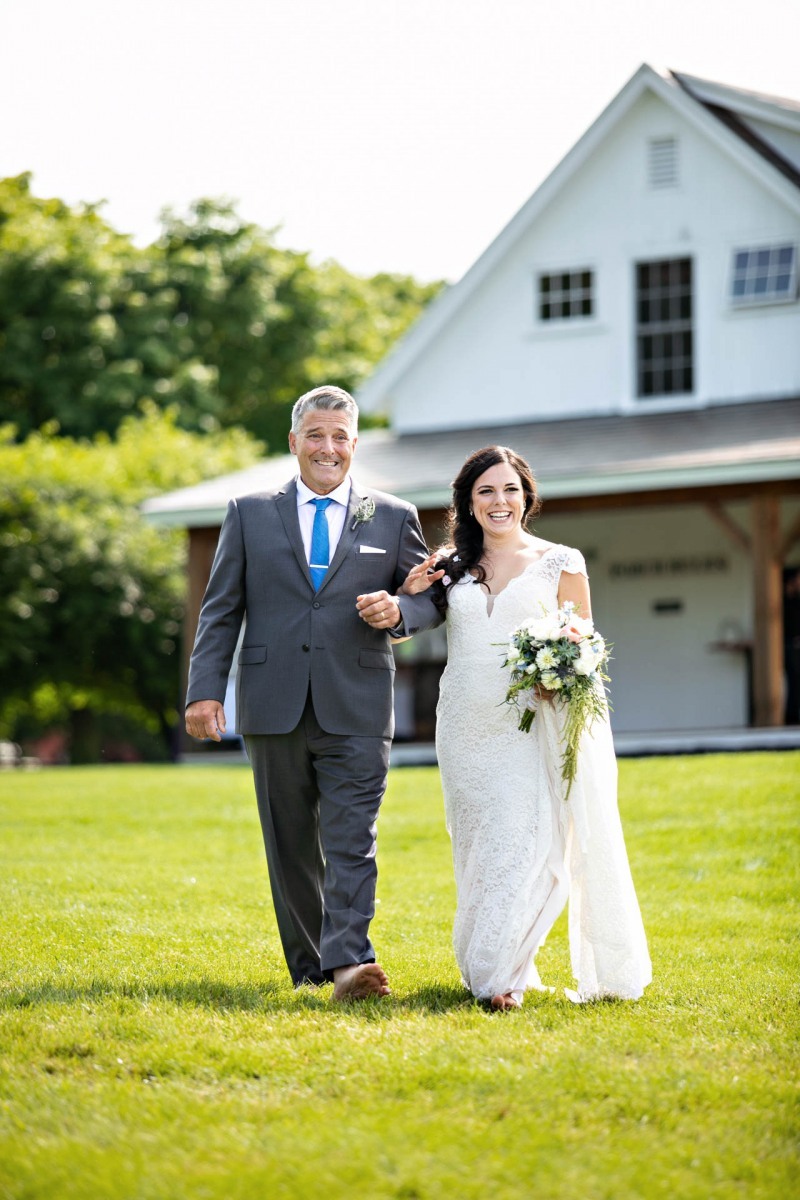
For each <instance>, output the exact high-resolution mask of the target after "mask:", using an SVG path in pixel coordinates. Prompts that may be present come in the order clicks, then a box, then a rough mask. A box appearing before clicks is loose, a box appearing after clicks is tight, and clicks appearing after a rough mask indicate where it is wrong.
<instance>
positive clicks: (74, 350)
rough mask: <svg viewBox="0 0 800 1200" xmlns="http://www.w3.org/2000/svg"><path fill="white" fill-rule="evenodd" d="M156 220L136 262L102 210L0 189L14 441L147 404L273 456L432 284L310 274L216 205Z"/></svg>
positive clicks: (8, 401)
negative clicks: (327, 386) (293, 423)
mask: <svg viewBox="0 0 800 1200" xmlns="http://www.w3.org/2000/svg"><path fill="white" fill-rule="evenodd" d="M162 222H163V232H162V235H161V237H160V238H159V239H158V241H157V242H156V243H154V244H153V245H151V246H149V247H147V248H145V249H139V248H137V247H136V246H134V244H133V243H132V241H131V240H130V238H128V237H126V236H124V235H122V234H120V233H118V232H116V231H115V230H114V229H113V228H112V227H111V226H110V225H109V224H108V223H107V222H106V221H105V220H104V219H103V218H102V217H101V215H100V213H99V212H98V209H97V206H92V205H82V206H79V207H76V208H70V207H69V206H67V205H66V204H64V203H62V202H61V201H60V200H43V199H39V198H37V197H36V196H34V195H33V194H32V193H31V188H30V176H29V175H27V174H26V175H20V176H18V177H16V178H13V179H6V180H4V181H2V182H0V421H9V422H11V423H13V424H14V425H15V427H16V429H17V431H18V435H19V436H20V437H24V436H26V435H27V434H28V433H30V432H32V431H33V430H35V429H38V428H40V427H41V426H42V425H43V424H45V423H46V422H48V421H52V420H55V421H57V422H58V424H59V427H60V430H61V432H62V433H63V434H65V435H67V436H72V437H91V436H93V435H94V434H95V433H97V432H103V431H104V432H107V433H113V432H114V431H115V430H116V429H117V428H118V427H119V425H120V423H121V422H122V421H123V420H124V419H125V417H126V416H128V415H130V414H132V413H135V412H137V411H139V409H140V407H141V405H142V403H143V402H144V401H147V400H149V401H151V402H153V403H154V404H156V405H158V406H159V407H162V408H166V407H169V408H171V409H173V410H174V411H175V412H176V413H177V420H178V423H179V424H180V425H181V426H183V427H184V428H186V429H194V430H209V429H213V428H214V427H216V425H217V423H219V424H221V425H223V426H232V425H242V426H243V427H245V428H246V429H249V430H250V431H251V432H253V433H254V434H255V435H256V436H258V437H260V438H262V439H264V440H265V441H266V442H267V444H268V446H269V447H270V448H274V449H276V450H282V449H283V447H284V445H285V436H286V429H287V427H288V412H289V409H290V407H291V405H292V403H293V401H294V400H295V399H296V398H297V396H298V395H300V394H301V393H302V392H303V391H306V390H307V389H308V388H310V387H314V386H316V385H317V384H320V383H324V382H335V383H338V384H339V385H341V386H343V387H347V388H350V389H353V388H356V387H357V386H358V384H359V383H360V382H361V381H362V380H363V379H364V378H365V377H366V375H367V374H368V373H369V371H370V370H371V369H372V367H373V366H374V365H375V364H376V363H377V362H378V361H379V360H380V359H381V358H382V357H383V355H384V354H385V353H386V352H387V350H388V349H389V348H390V346H391V345H392V343H393V342H394V341H395V340H396V339H397V337H398V336H399V335H400V334H401V333H403V332H404V330H405V329H406V328H407V327H408V326H409V324H410V323H411V322H412V321H413V320H414V319H415V318H416V317H417V316H418V315H419V313H420V312H421V310H422V308H423V307H424V305H425V304H426V303H427V302H428V301H429V300H430V299H431V298H432V297H433V296H434V295H435V294H436V292H437V291H438V290H439V287H440V286H441V285H440V284H438V283H433V284H419V283H417V282H416V281H415V280H414V279H412V278H411V277H408V276H396V275H386V274H383V275H376V276H374V277H372V278H369V279H367V278H361V277H359V276H354V275H351V274H350V273H349V272H347V271H346V270H344V268H342V267H341V266H339V265H338V264H337V263H333V262H327V263H323V264H322V265H321V266H317V267H314V266H312V265H311V263H310V261H309V257H308V255H307V254H303V253H298V252H296V251H292V250H286V249H281V248H279V247H277V246H276V245H275V243H274V236H273V233H272V232H270V231H266V230H263V229H261V228H260V227H259V226H257V225H254V224H251V223H248V222H246V221H244V220H242V219H241V218H240V217H239V216H238V214H237V213H236V211H235V208H234V207H233V206H232V205H231V204H230V203H228V202H225V201H213V200H198V201H197V202H196V203H194V204H193V205H192V206H191V208H190V210H189V212H188V214H186V215H184V216H180V215H177V214H175V213H173V212H170V211H165V213H164V214H163V218H162Z"/></svg>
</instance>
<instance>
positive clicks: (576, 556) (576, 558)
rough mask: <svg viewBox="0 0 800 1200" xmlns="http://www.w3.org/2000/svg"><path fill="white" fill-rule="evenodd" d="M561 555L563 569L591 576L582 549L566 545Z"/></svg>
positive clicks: (574, 573) (575, 573)
mask: <svg viewBox="0 0 800 1200" xmlns="http://www.w3.org/2000/svg"><path fill="white" fill-rule="evenodd" d="M559 557H560V560H561V561H560V566H561V570H562V571H567V572H568V573H569V574H570V575H585V576H586V578H587V579H588V578H589V572H588V571H587V570H586V560H585V558H584V557H583V555H582V554H581V552H580V550H575V549H573V547H572V546H564V548H563V552H562V554H561V555H560V556H559Z"/></svg>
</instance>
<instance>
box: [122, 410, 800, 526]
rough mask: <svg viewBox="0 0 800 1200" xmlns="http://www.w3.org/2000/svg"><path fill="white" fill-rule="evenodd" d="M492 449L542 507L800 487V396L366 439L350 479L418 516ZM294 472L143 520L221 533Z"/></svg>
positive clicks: (179, 498) (209, 489) (198, 496)
mask: <svg viewBox="0 0 800 1200" xmlns="http://www.w3.org/2000/svg"><path fill="white" fill-rule="evenodd" d="M495 443H496V444H500V445H505V446H511V447H512V448H513V449H514V450H516V451H517V452H518V453H519V454H522V455H523V456H524V457H525V458H526V459H527V460H528V461H529V462H530V463H531V465H532V467H533V468H534V471H535V473H536V477H537V482H538V486H539V491H540V493H541V495H542V498H543V499H544V500H545V501H546V500H548V499H566V498H573V497H581V496H604V495H611V494H618V493H630V494H631V495H632V496H633V495H635V494H636V493H637V492H652V491H661V490H667V489H673V488H685V487H711V486H718V485H724V484H749V483H764V482H769V481H773V480H774V481H780V480H787V479H800V396H795V397H789V398H786V399H782V400H751V401H748V402H745V403H736V404H715V405H710V406H708V407H705V408H695V409H681V410H680V411H669V412H667V411H663V410H662V411H658V412H653V411H651V412H646V411H643V412H636V413H620V414H615V415H608V416H597V417H582V418H570V419H569V420H560V421H554V420H550V421H529V422H526V423H519V424H513V425H486V426H483V427H480V428H471V429H460V430H446V429H445V430H441V431H434V432H426V433H414V434H405V435H402V436H401V435H398V434H395V433H392V432H391V431H389V430H368V431H365V432H364V433H362V434H361V436H360V437H359V443H358V451H357V454H356V458H355V462H354V472H353V473H354V475H355V477H356V478H357V480H358V481H359V483H361V484H363V485H364V486H366V487H373V488H378V489H380V490H381V491H385V492H392V493H393V494H394V495H397V496H402V497H403V498H405V499H406V500H409V501H411V502H412V503H413V504H416V506H417V508H420V509H431V508H440V507H445V506H446V505H447V504H448V503H449V501H450V486H449V485H450V481H451V479H453V478H454V476H455V475H456V474H457V472H458V470H459V468H460V466H461V464H462V463H463V461H464V459H465V458H466V457H467V455H468V454H470V453H471V452H472V451H473V450H476V449H478V448H479V447H480V446H487V445H491V444H495ZM296 470H297V464H296V460H295V459H294V458H293V457H292V456H291V455H289V454H286V455H280V456H278V457H275V458H268V459H264V460H263V461H262V462H260V463H257V464H256V465H255V466H253V467H249V468H248V469H247V470H244V471H237V472H235V473H234V474H230V475H223V476H220V477H219V478H217V479H211V480H208V481H206V482H204V483H200V484H197V485H196V486H195V487H190V488H182V489H181V490H180V491H175V492H169V493H167V494H165V495H161V496H155V497H153V498H151V499H150V500H147V501H145V503H144V504H143V505H142V511H143V512H144V514H145V516H146V517H147V519H148V520H149V521H151V522H152V523H153V524H157V525H161V526H173V527H183V528H196V527H199V526H214V525H219V524H221V522H222V519H223V517H224V515H225V509H226V507H227V503H228V500H229V499H231V497H233V496H240V495H245V494H246V493H248V492H257V491H261V490H263V489H265V488H271V487H277V486H280V485H281V484H282V483H285V482H286V481H287V480H288V479H291V478H292V477H293V476H294V475H295V474H296Z"/></svg>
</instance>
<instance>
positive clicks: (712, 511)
mask: <svg viewBox="0 0 800 1200" xmlns="http://www.w3.org/2000/svg"><path fill="white" fill-rule="evenodd" d="M706 511H707V513H708V515H709V516H710V517H711V519H712V520H713V521H716V523H717V525H719V527H720V529H721V530H722V532H723V533H724V534H726V536H727V537H729V538H730V540H731V541H732V542H733V544H734V545H735V546H738V547H739V549H740V550H744V551H745V553H746V554H749V553H750V551H751V550H752V548H753V543H752V539H751V538H750V535H749V533H745V531H744V530H743V529H742V527H741V525H739V524H738V523H737V522H736V521H734V519H733V517H732V516H731V515H730V513H727V512H726V511H725V509H724V508H723V507H722V505H721V504H719V503H718V502H717V501H716V500H712V501H710V502H709V503H708V504H707V505H706Z"/></svg>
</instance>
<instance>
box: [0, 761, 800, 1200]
mask: <svg viewBox="0 0 800 1200" xmlns="http://www.w3.org/2000/svg"><path fill="white" fill-rule="evenodd" d="M799 778H800V755H798V754H789V753H787V754H777V753H776V754H747V755H745V754H743V755H731V756H708V757H698V758H684V759H680V758H670V759H649V760H641V761H626V762H623V763H622V764H621V807H622V811H623V818H624V821H625V828H626V833H627V841H628V848H629V853H630V857H631V862H632V866H633V871H634V878H635V881H636V885H637V889H638V893H639V898H640V902H641V906H642V910H643V913H644V917H645V923H646V926H647V930H648V934H649V938H650V945H651V951H652V955H653V963H654V971H655V981H654V983H653V985H652V986H651V987H650V988H649V989H648V991H647V993H646V995H645V998H644V999H643V1000H642V1001H641V1002H639V1003H638V1004H625V1003H607V1002H606V1003H600V1004H595V1005H588V1006H583V1007H576V1006H573V1005H572V1004H570V1003H569V1002H568V1001H567V1000H565V999H564V997H563V988H564V987H565V986H571V985H572V978H571V973H570V970H569V961H568V950H567V943H566V925H565V920H564V918H562V919H561V921H560V922H559V923H558V925H557V927H556V929H555V930H554V932H553V934H552V935H551V938H550V941H549V942H548V944H547V946H545V948H544V949H543V950H542V952H541V954H540V967H541V972H542V975H543V977H544V978H545V981H546V982H548V983H551V984H553V985H555V986H556V988H557V991H556V993H555V994H554V995H531V996H529V997H527V998H526V1001H525V1005H524V1008H523V1010H522V1011H521V1012H519V1013H513V1014H509V1015H507V1016H499V1015H493V1014H491V1013H489V1012H487V1011H486V1010H485V1009H484V1008H483V1007H481V1006H480V1005H478V1004H476V1003H474V1002H473V1001H472V1000H471V998H470V997H469V996H468V995H467V994H466V993H465V992H464V990H463V989H462V987H461V984H460V981H459V978H458V973H457V970H456V967H455V963H454V959H453V955H452V951H451V947H450V924H451V920H452V914H453V906H454V890H453V885H452V881H451V868H450V851H449V844H448V841H447V837H446V834H445V832H444V829H443V821H442V804H441V794H440V789H439V782H438V777H437V774H436V772H435V771H434V770H431V769H405V770H398V771H395V772H393V774H392V777H391V782H390V788H389V792H388V794H387V798H386V802H385V805H384V810H383V813H382V815H381V820H380V839H379V862H380V880H379V890H378V894H379V897H380V904H379V906H378V915H377V917H376V920H375V922H374V925H373V932H374V938H375V941H376V944H377V947H378V950H379V957H380V960H381V962H383V963H384V964H385V966H386V967H387V969H388V970H389V972H390V974H391V980H392V986H393V996H392V997H391V998H390V999H387V1000H382V1001H369V1002H367V1003H365V1004H363V1005H361V1006H347V1007H344V1006H333V1005H332V1004H331V1003H330V1000H329V993H330V989H326V990H324V991H323V992H321V993H319V992H315V991H312V990H311V989H302V990H300V991H298V992H294V991H293V990H292V988H291V986H290V984H289V982H288V977H287V976H286V974H285V970H284V967H283V962H282V959H281V956H280V951H279V947H278V941H277V936H276V933H275V928H274V923H273V918H272V913H271V907H270V902H269V891H268V885H267V881H266V870H265V867H264V863H263V852H262V850H261V842H260V832H259V829H258V822H257V818H256V812H255V803H254V800H253V798H252V791H251V782H250V777H249V772H248V771H247V769H246V768H236V767H206V768H162V767H159V768H150V767H129V768H111V767H107V768H96V769H77V768H75V769H65V770H51V771H46V772H44V771H43V772H40V773H32V774H24V773H15V774H12V773H6V774H3V775H0V839H1V849H0V855H1V856H2V861H0V956H1V958H0V977H1V982H0V1056H1V1058H2V1066H1V1068H0V1197H3V1198H9V1197H13V1198H15V1200H17V1198H19V1200H21V1198H23V1197H24V1198H26V1200H31V1198H39V1197H42V1198H44V1197H47V1198H48V1200H49V1198H52V1197H59V1198H61V1197H89V1198H97V1197H103V1198H104V1197H164V1198H170V1200H182V1198H184V1197H185V1198H187V1200H188V1198H190V1197H191V1198H192V1200H195V1198H201V1197H202V1198H206V1197H208V1198H211V1200H217V1198H223V1197H225V1198H228V1197H230V1198H238V1197H242V1198H244V1197H246V1198H249V1197H268V1198H269V1200H273V1198H274V1200H280V1198H283V1197H305V1196H316V1195H322V1196H327V1197H345V1196H346V1197H351V1196H360V1195H365V1196H372V1197H398V1198H400V1197H402V1198H404V1200H414V1198H418V1200H427V1198H428V1197H431V1198H433V1197H437V1198H438V1197H484V1196H490V1197H509V1198H510V1197H514V1198H515V1200H516V1198H519V1197H528V1196H530V1197H540V1198H543V1200H547V1198H549V1197H565V1196H582V1197H589V1198H590V1200H594V1198H596V1197H608V1198H609V1200H612V1198H613V1200H623V1198H627V1197H650V1196H655V1197H657V1196H673V1197H674V1196H677V1197H681V1198H682V1200H686V1198H693V1197H697V1198H706V1197H723V1196H725V1197H727V1196H742V1197H746V1198H747V1200H753V1198H758V1197H778V1196H780V1197H785V1196H788V1195H790V1194H792V1193H793V1188H794V1187H795V1186H796V1184H797V1178H798V1172H797V1131H798V1123H797V1098H798V1074H797V1058H798V1053H797V1045H798V1043H797V1033H798V1007H797V1006H798V959H799V958H800V955H799V954H798V942H797V935H798V874H800V870H799V868H798V840H799V839H798V827H797V826H798V820H797V819H798V805H797V792H798V779H799Z"/></svg>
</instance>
